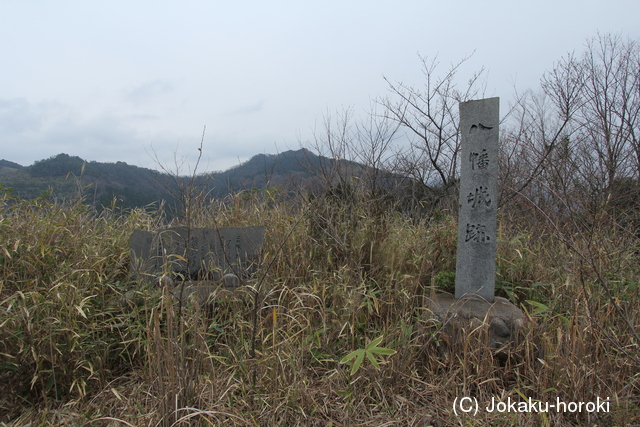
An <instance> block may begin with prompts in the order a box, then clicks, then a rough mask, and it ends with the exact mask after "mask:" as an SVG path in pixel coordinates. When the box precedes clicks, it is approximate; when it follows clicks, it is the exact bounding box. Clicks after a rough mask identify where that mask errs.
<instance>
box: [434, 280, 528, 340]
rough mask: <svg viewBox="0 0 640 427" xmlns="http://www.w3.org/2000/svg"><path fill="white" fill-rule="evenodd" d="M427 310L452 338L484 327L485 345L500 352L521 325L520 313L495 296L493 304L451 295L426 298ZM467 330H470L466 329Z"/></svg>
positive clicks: (522, 313) (521, 327)
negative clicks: (486, 343)
mask: <svg viewBox="0 0 640 427" xmlns="http://www.w3.org/2000/svg"><path fill="white" fill-rule="evenodd" d="M426 306H427V308H428V309H429V310H430V311H431V312H432V313H433V315H434V317H435V318H436V319H437V320H438V321H439V322H441V323H442V330H443V331H444V332H445V333H447V334H448V335H449V336H450V337H452V338H453V339H460V338H462V339H464V338H465V337H460V332H461V331H462V330H465V331H466V332H467V333H469V332H470V331H471V329H472V328H473V329H475V328H477V327H481V326H483V325H486V326H487V327H488V332H489V345H490V347H491V348H492V349H494V350H496V349H502V348H504V347H505V346H507V345H508V344H510V343H512V342H514V341H515V340H516V337H517V335H518V333H519V332H520V331H521V330H522V329H523V327H524V325H525V320H526V319H525V316H524V312H523V311H522V310H521V309H519V308H518V307H516V306H515V305H514V304H512V303H511V302H510V301H509V300H507V299H505V298H501V297H495V300H494V302H492V303H491V302H487V301H478V300H473V299H455V298H454V296H453V295H451V294H446V293H441V294H435V295H434V296H432V297H428V298H427V301H426ZM470 327H471V328H470Z"/></svg>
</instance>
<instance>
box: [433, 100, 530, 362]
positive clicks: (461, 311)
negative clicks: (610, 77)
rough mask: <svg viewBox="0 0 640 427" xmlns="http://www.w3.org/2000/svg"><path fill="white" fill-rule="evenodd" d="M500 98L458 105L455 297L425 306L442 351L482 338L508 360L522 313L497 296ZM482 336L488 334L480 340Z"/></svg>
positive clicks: (436, 297) (437, 299)
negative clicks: (474, 336) (457, 205)
mask: <svg viewBox="0 0 640 427" xmlns="http://www.w3.org/2000/svg"><path fill="white" fill-rule="evenodd" d="M499 101H500V99H499V98H489V99H480V100H477V101H467V102H462V103H460V133H461V137H462V139H461V148H462V150H461V151H462V157H461V161H460V215H459V219H458V256H457V259H456V292H455V297H454V295H451V294H445V293H435V290H434V291H433V292H432V295H431V296H429V297H427V301H426V305H427V307H428V308H429V310H430V312H431V313H432V316H433V317H432V319H433V320H434V321H436V323H440V324H441V327H440V329H439V334H440V335H441V336H445V337H447V338H446V339H444V340H443V341H442V342H447V343H449V344H447V345H446V346H445V347H446V348H449V349H451V348H458V349H461V348H464V345H462V343H465V342H466V343H468V342H469V341H468V340H469V337H470V336H471V335H474V334H475V335H477V334H481V336H486V340H482V339H481V340H480V342H488V343H489V346H490V347H491V348H492V349H493V350H494V351H495V354H496V356H497V357H498V358H499V359H505V358H507V357H509V351H510V350H509V349H510V348H511V344H512V343H514V342H515V341H516V338H517V337H518V331H520V330H521V329H522V328H523V325H524V322H525V320H526V319H525V317H524V312H523V311H522V310H520V309H519V308H518V307H516V306H515V305H513V304H512V303H511V302H510V301H508V300H507V299H505V298H500V297H495V295H494V291H495V275H496V237H497V236H496V213H497V208H498V190H497V187H498V185H497V178H498V124H499V120H500V116H499ZM482 334H486V335H482Z"/></svg>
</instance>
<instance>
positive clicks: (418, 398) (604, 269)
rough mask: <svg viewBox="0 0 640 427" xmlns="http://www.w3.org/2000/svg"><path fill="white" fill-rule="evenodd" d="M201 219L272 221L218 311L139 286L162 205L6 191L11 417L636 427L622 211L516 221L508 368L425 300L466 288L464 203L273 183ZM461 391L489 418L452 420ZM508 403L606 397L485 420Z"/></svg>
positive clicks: (2, 414)
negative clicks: (459, 244) (360, 195)
mask: <svg viewBox="0 0 640 427" xmlns="http://www.w3.org/2000/svg"><path fill="white" fill-rule="evenodd" d="M191 209H192V210H191V212H190V217H189V219H190V223H191V225H192V226H198V227H203V226H208V227H211V226H229V225H234V226H248V225H265V226H266V233H267V234H266V242H265V248H264V264H263V266H262V268H261V270H260V272H259V273H258V275H257V276H256V277H255V278H254V279H253V281H252V282H251V283H250V286H249V287H248V288H247V289H244V290H240V291H237V292H235V293H230V294H221V295H220V296H219V298H218V299H217V303H216V306H215V310H214V311H213V312H212V313H211V312H210V313H208V314H207V313H205V312H204V311H203V310H202V309H200V308H199V307H198V306H197V305H192V306H189V307H187V308H186V309H183V310H182V311H181V312H180V313H179V312H178V310H177V307H176V306H175V304H174V303H172V302H171V301H170V300H169V298H168V297H166V296H165V295H164V294H163V291H162V289H159V288H158V287H157V286H148V285H144V284H142V283H138V282H136V281H135V280H132V278H131V275H130V273H129V269H128V263H129V252H128V244H129V242H128V239H129V236H130V234H131V232H132V231H133V230H134V229H136V228H142V229H147V230H154V229H157V228H159V227H161V226H163V225H164V220H163V215H162V212H158V211H153V210H131V211H126V212H121V211H117V209H111V210H109V209H107V210H105V211H103V212H101V213H100V215H97V214H96V213H95V212H94V211H92V210H91V209H89V208H87V207H85V206H84V205H82V204H81V203H79V202H74V203H66V204H60V203H55V202H52V201H49V200H47V199H46V198H41V199H37V200H33V201H23V200H16V199H14V198H12V197H10V196H9V195H8V194H6V193H5V194H4V195H2V196H0V425H2V426H25V425H29V426H50V425H65V426H81V425H93V426H187V425H198V426H222V425H224V426H270V425H301V426H302V425H304V426H329V425H333V426H356V425H358V426H396V425H398V426H429V425H433V426H451V425H461V426H480V425H483V426H484V425H494V426H507V425H509V426H510V425H523V426H538V425H541V426H545V425H549V426H551V425H561V426H574V425H575V426H578V425H598V426H615V425H619V426H623V425H640V352H639V351H638V346H639V344H640V343H639V341H638V330H639V329H640V320H639V319H640V316H639V314H640V305H639V304H638V301H639V300H640V286H639V280H640V271H639V270H640V263H639V262H638V261H639V250H640V245H639V242H638V237H637V233H635V234H634V233H633V232H631V231H629V230H630V229H629V227H627V228H625V227H622V226H620V224H619V222H616V221H614V220H612V219H611V217H610V216H607V214H606V212H604V213H602V215H599V216H598V215H596V216H594V217H593V218H594V219H593V220H592V221H590V222H589V224H588V225H585V226H581V227H577V226H575V224H570V223H565V224H561V223H557V222H552V221H551V222H549V221H545V220H544V218H542V219H541V218H538V216H536V215H537V214H536V213H535V212H533V211H532V212H533V213H532V212H519V211H517V210H516V209H511V210H504V209H503V210H502V211H500V217H499V230H500V231H499V234H500V235H499V243H498V260H497V271H498V277H497V285H496V288H497V293H498V295H501V296H504V297H507V298H509V299H510V300H511V301H512V302H513V303H514V304H516V305H518V306H520V307H521V308H522V309H523V310H525V312H526V314H527V318H528V320H529V322H528V326H527V328H526V330H525V331H524V334H523V336H522V337H521V339H520V340H519V342H518V343H517V344H515V345H514V346H513V347H512V348H511V349H509V358H508V359H507V360H506V361H501V360H499V359H498V358H497V357H495V355H494V354H493V352H492V351H491V350H489V349H487V348H486V346H485V345H483V344H484V343H485V339H486V330H485V329H483V328H479V329H476V330H473V331H469V337H468V340H467V341H466V342H464V343H459V344H452V345H451V346H450V347H449V350H448V351H442V347H441V345H440V344H441V340H442V339H443V336H442V335H440V334H438V324H437V323H436V322H435V321H434V320H433V319H432V318H431V315H430V313H429V312H428V311H427V310H425V308H424V297H425V295H428V294H429V293H431V292H433V291H451V290H452V289H453V274H454V272H455V255H456V233H457V231H456V230H457V227H456V222H455V218H453V217H452V216H451V215H450V212H447V211H440V212H437V215H435V216H432V218H431V219H430V220H426V219H415V218H413V219H412V218H407V217H404V216H402V215H400V214H399V213H397V212H395V211H394V210H393V209H387V210H380V209H373V208H372V206H371V205H370V204H367V203H341V202H339V201H336V200H331V199H325V200H322V201H319V200H314V201H309V200H304V201H303V200H299V201H298V202H297V203H285V202H284V201H283V200H281V198H280V196H279V194H278V193H277V192H263V193H254V194H252V195H244V196H237V197H235V198H231V199H229V200H226V201H225V203H222V202H219V201H213V202H210V203H201V204H200V205H199V206H197V209H196V207H192V208H191ZM379 337H382V338H381V340H377V338H379ZM374 340H375V342H374ZM359 349H360V350H361V353H365V354H367V355H368V357H365V358H364V361H363V363H362V364H361V365H359V366H358V365H355V366H354V364H353V359H352V360H351V361H350V362H349V363H341V361H342V360H343V358H344V357H345V355H347V354H349V353H351V352H353V351H356V350H359ZM373 349H380V351H376V350H373ZM384 349H388V350H384ZM372 350H373V351H372ZM369 356H370V357H369ZM374 362H375V363H374ZM463 397H471V398H472V399H477V401H478V402H479V404H480V410H479V412H478V413H477V414H475V415H474V414H473V412H471V413H468V414H460V413H459V414H460V416H458V415H456V414H455V413H454V410H453V409H454V408H453V405H454V402H456V399H458V400H459V399H461V398H463ZM492 398H493V399H495V400H497V401H501V402H508V399H511V400H512V401H518V402H520V401H523V400H526V399H527V398H531V399H534V400H535V401H540V402H543V403H544V402H549V403H555V402H556V401H557V400H558V399H559V400H560V401H563V402H597V399H598V398H599V399H601V400H602V399H607V398H608V399H609V402H610V404H609V407H608V409H609V411H608V412H602V411H600V412H597V413H596V412H594V413H588V412H587V411H584V410H583V411H582V412H560V413H558V412H556V411H554V410H550V411H549V412H548V413H513V412H511V413H496V412H492V413H489V412H488V411H486V410H483V408H484V407H485V406H488V405H489V404H490V403H491V401H492Z"/></svg>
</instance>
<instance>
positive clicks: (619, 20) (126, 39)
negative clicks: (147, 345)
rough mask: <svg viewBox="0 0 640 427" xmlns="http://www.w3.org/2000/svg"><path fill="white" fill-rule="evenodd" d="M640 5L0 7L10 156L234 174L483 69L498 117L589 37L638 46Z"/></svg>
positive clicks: (0, 149)
mask: <svg viewBox="0 0 640 427" xmlns="http://www.w3.org/2000/svg"><path fill="white" fill-rule="evenodd" d="M639 16H640V1H638V0H607V1H604V0H601V1H585V0H577V1H563V0H553V1H530V2H524V1H513V0H512V1H488V0H483V1H449V0H447V1H444V0H438V1H427V0H415V1H403V0H396V1H393V2H391V1H384V2H383V1H373V0H367V1H348V0H340V1H332V0H323V1H301V0H296V1H284V0H283V1H277V0H273V1H267V0H261V1H241V0H238V1H213V0H209V1H196V0H189V1H159V0H153V1H135V0H129V1H108V2H107V1H59V0H58V1H36V0H33V1H30V0H16V1H11V0H0V158H4V159H7V160H11V161H15V162H17V163H20V164H22V165H25V166H26V165H29V164H32V163H33V162H34V161H36V160H40V159H44V158H47V157H50V156H53V155H55V154H58V153H62V152H64V153H67V154H70V155H76V156H80V157H82V158H83V159H85V160H96V161H103V162H115V161H118V160H120V161H125V162H127V163H129V164H133V165H137V166H144V167H153V168H156V167H157V166H156V165H155V163H154V160H153V152H155V153H156V154H157V156H158V158H159V160H160V161H161V162H162V163H164V164H165V165H168V166H171V165H172V163H173V161H172V159H173V157H174V154H176V155H177V156H178V158H181V159H182V158H185V159H186V163H185V164H184V166H183V170H182V172H183V173H188V171H189V167H190V166H191V167H192V165H193V163H192V162H193V160H194V159H195V157H196V156H197V154H198V151H197V147H198V146H199V144H200V139H201V135H202V131H203V127H204V126H205V125H206V135H205V139H204V149H203V164H204V168H203V169H202V170H204V169H206V170H224V169H227V168H228V167H230V166H233V165H236V164H238V163H239V162H241V161H245V160H247V159H248V158H250V157H251V156H253V155H255V154H258V153H271V154H274V153H277V152H280V151H285V150H287V149H298V148H300V147H301V145H302V146H304V143H305V141H307V140H308V139H309V138H310V137H311V135H312V132H313V129H314V127H315V126H316V125H319V124H321V122H322V117H323V114H325V113H326V111H327V110H329V111H334V112H335V111H336V110H342V109H343V108H345V107H354V109H355V110H356V112H365V111H366V110H368V109H369V104H370V101H371V100H372V99H374V98H376V97H378V96H384V95H386V94H387V84H386V82H385V81H384V79H383V76H386V77H388V78H389V79H390V80H392V81H402V82H404V83H405V84H408V85H412V86H416V87H417V86H420V85H421V84H422V74H421V67H420V65H421V64H420V61H419V59H418V54H420V55H423V56H427V57H429V58H432V57H434V56H435V55H438V59H439V61H440V62H441V64H442V67H443V70H444V69H445V68H447V67H448V66H449V65H450V64H451V63H452V62H457V61H458V60H460V59H461V58H462V57H464V56H465V55H468V54H471V53H473V52H475V53H474V54H473V56H472V58H471V59H470V60H469V61H468V62H467V63H466V67H465V68H464V71H465V73H466V74H464V73H463V74H461V75H460V77H461V80H462V83H464V80H465V79H468V77H469V76H470V73H471V72H472V71H473V70H475V69H479V68H480V67H482V66H484V67H485V68H486V70H487V79H488V80H487V92H486V95H487V96H500V97H501V102H502V104H503V105H506V103H507V102H508V101H509V99H510V98H512V96H513V88H514V86H515V87H516V88H517V89H518V90H519V91H524V90H526V89H534V88H537V87H538V86H539V79H540V77H541V76H542V73H543V72H544V71H545V70H548V69H550V68H551V67H552V66H553V63H554V61H557V60H558V59H560V58H561V57H562V56H563V55H565V54H566V53H568V52H570V51H574V50H575V51H576V52H581V51H582V50H583V46H584V44H585V41H586V39H587V38H590V37H593V36H595V35H596V33H597V31H600V32H601V33H607V32H613V33H619V34H621V35H623V36H624V37H631V38H634V39H640V24H639V23H638V22H639V20H638V17H639Z"/></svg>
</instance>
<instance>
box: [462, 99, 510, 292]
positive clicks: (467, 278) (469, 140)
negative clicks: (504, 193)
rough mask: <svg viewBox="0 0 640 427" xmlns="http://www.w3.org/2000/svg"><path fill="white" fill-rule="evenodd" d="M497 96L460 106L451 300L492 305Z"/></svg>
mask: <svg viewBox="0 0 640 427" xmlns="http://www.w3.org/2000/svg"><path fill="white" fill-rule="evenodd" d="M499 104H500V98H488V99H480V100H476V101H467V102H461V103H460V133H461V151H462V157H461V161H460V211H459V217H458V255H457V259H456V293H455V298H456V299H474V300H479V301H487V302H493V301H494V289H495V274H496V213H497V207H498V190H497V187H498V185H497V178H498V124H499V120H500V116H499Z"/></svg>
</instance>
